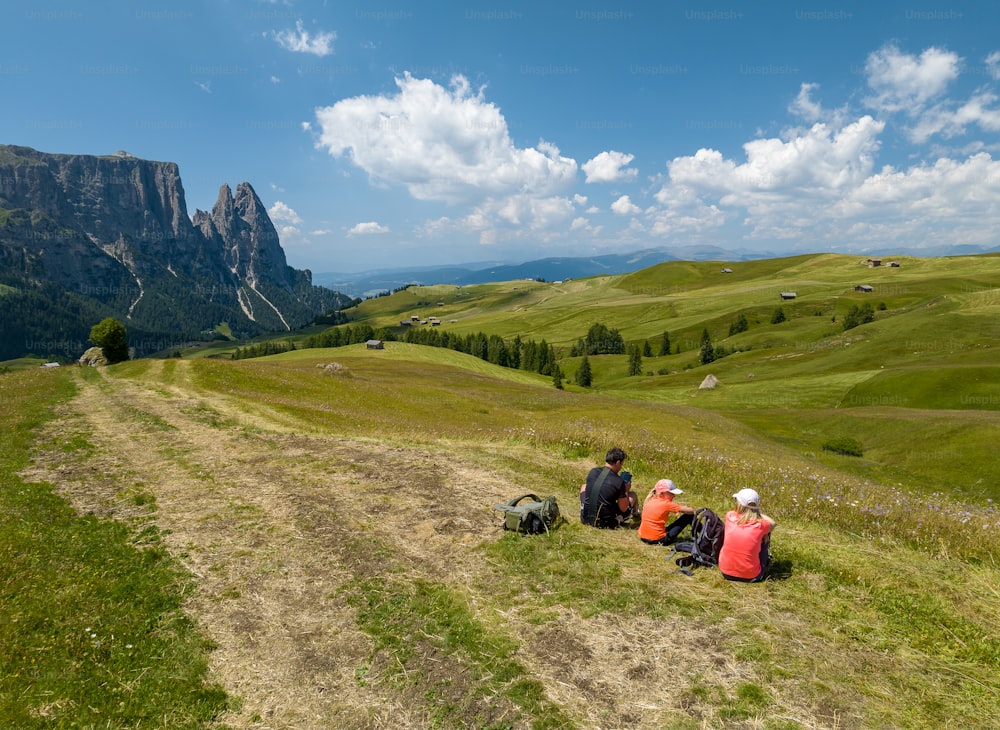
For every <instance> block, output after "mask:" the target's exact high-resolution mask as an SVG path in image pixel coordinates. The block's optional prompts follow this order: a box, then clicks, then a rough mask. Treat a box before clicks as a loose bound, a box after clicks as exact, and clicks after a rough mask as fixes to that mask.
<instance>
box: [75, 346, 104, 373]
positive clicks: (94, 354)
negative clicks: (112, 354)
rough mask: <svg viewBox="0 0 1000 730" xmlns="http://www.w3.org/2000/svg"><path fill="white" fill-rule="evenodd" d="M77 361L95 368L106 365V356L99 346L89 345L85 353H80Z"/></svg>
mask: <svg viewBox="0 0 1000 730" xmlns="http://www.w3.org/2000/svg"><path fill="white" fill-rule="evenodd" d="M78 362H79V363H80V364H81V365H86V366H88V367H92V368H96V367H98V366H101V365H107V364H108V358H106V357H105V356H104V350H102V349H101V348H100V347H89V348H87V351H86V352H85V353H83V354H82V355H80V359H79V361H78Z"/></svg>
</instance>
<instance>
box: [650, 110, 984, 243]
mask: <svg viewBox="0 0 1000 730" xmlns="http://www.w3.org/2000/svg"><path fill="white" fill-rule="evenodd" d="M966 114H967V115H968V116H971V117H975V118H976V119H977V120H978V123H981V124H982V123H983V121H982V120H983V118H984V115H983V114H982V113H980V110H978V109H977V110H973V111H967V112H966ZM884 129H885V123H884V122H880V121H876V120H875V119H873V118H872V117H870V116H863V117H861V118H860V119H857V120H856V121H854V122H851V123H850V124H845V125H844V126H842V127H835V126H832V125H825V124H815V125H813V126H812V127H811V128H810V129H808V130H804V131H798V132H795V133H792V134H789V135H788V136H786V137H784V138H769V139H757V140H752V141H750V142H747V143H746V144H744V147H743V149H744V153H745V159H744V160H742V161H737V160H733V159H729V158H726V157H725V156H723V155H722V153H720V152H718V151H717V150H711V149H701V150H698V152H696V153H695V154H694V155H691V156H686V157H678V158H675V159H674V160H672V161H671V162H670V163H669V164H668V179H667V181H666V183H665V184H664V185H663V186H662V188H661V189H660V190H659V191H658V192H657V193H656V195H655V196H654V197H655V200H656V205H655V206H652V207H651V208H649V209H648V210H647V211H646V213H645V217H646V220H647V223H648V229H649V231H650V232H651V233H652V234H654V235H658V236H663V237H672V238H676V237H678V236H686V237H687V238H688V240H691V239H692V238H696V237H698V236H699V235H702V234H706V233H709V234H710V233H711V232H712V231H713V230H715V229H719V228H721V227H722V226H724V225H727V224H740V226H741V227H742V228H744V229H745V230H747V231H748V233H747V235H748V236H749V238H751V239H766V240H770V241H778V240H787V241H794V242H796V243H805V242H808V244H809V245H810V247H811V248H815V247H819V246H844V245H848V246H849V245H867V246H871V245H892V244H899V245H904V246H907V247H910V246H916V247H920V246H921V245H923V246H927V245H932V244H945V243H954V242H955V241H958V240H961V241H963V242H967V243H978V244H983V245H988V244H990V243H991V242H992V241H993V240H994V236H993V233H992V229H993V227H994V225H995V224H991V223H988V222H991V221H997V220H998V218H1000V162H997V161H995V160H993V159H992V157H991V156H990V155H989V154H988V153H986V152H979V153H977V154H974V155H972V156H970V157H968V158H967V159H965V160H953V159H949V158H947V157H941V158H939V159H937V160H935V161H932V162H928V163H920V164H914V165H912V166H911V167H909V168H906V169H896V168H894V167H891V166H883V167H882V168H881V169H877V168H876V166H875V157H876V155H877V152H878V150H879V144H880V141H879V138H880V135H881V134H882V133H883V131H884ZM984 223H986V224H985V225H984Z"/></svg>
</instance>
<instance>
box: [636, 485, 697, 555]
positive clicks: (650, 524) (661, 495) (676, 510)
mask: <svg viewBox="0 0 1000 730" xmlns="http://www.w3.org/2000/svg"><path fill="white" fill-rule="evenodd" d="M683 493H684V491H683V490H681V489H678V488H677V487H675V486H674V483H673V482H672V481H670V480H669V479H661V480H660V481H658V482H657V483H656V485H655V486H654V487H653V489H652V491H651V492H650V493H649V496H647V497H646V501H645V502H644V503H643V505H642V522H641V523H639V539H640V540H642V541H643V542H644V543H646V544H647V545H670V544H672V543H675V542H677V536H678V535H680V534H681V530H683V529H684V528H685V527H687V526H688V525H690V524H691V522H692V521H693V520H694V507H688V506H687V505H685V504H679V503H677V502H675V501H674V495H676V494H683ZM673 515H677V519H675V520H674V521H673V522H671V523H670V524H669V525H668V524H667V520H668V519H670V518H671V517H672V516H673Z"/></svg>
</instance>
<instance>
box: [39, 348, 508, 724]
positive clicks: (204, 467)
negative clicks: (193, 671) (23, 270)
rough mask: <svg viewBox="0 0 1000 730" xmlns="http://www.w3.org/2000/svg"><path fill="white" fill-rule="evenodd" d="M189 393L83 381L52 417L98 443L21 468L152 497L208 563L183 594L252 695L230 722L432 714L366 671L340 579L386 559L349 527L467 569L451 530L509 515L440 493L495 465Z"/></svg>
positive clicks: (414, 571)
mask: <svg viewBox="0 0 1000 730" xmlns="http://www.w3.org/2000/svg"><path fill="white" fill-rule="evenodd" d="M183 366H184V363H178V368H179V369H180V370H181V372H183V369H184V368H183ZM145 382H152V379H147V380H146V381H145ZM194 392H196V391H194V390H189V389H188V388H187V387H163V388H156V389H152V388H147V387H142V386H140V385H138V384H137V383H136V381H131V380H123V379H109V378H104V379H103V380H102V381H101V382H99V383H96V384H95V383H84V382H83V381H81V391H80V394H79V396H78V397H77V398H75V399H74V400H73V401H72V402H69V403H66V404H64V406H63V407H62V412H61V414H60V418H59V419H58V420H57V421H56V422H54V423H53V424H52V426H51V428H52V429H53V430H54V431H55V430H58V431H60V432H61V434H60V435H61V436H62V437H63V438H65V437H66V436H68V435H69V433H68V432H73V433H78V434H79V435H80V436H81V437H83V438H85V439H86V440H87V441H89V442H90V443H91V444H92V445H93V447H94V448H93V449H92V450H90V455H89V458H86V459H82V460H81V459H80V457H79V455H75V456H73V457H72V458H67V455H66V454H65V453H63V452H59V451H53V452H50V453H47V454H43V455H40V456H39V458H38V459H36V464H35V466H34V467H33V469H32V470H31V471H30V472H29V473H26V474H25V476H26V477H28V478H31V479H37V480H45V481H50V482H52V483H54V484H57V485H59V488H60V490H61V491H62V493H63V494H64V496H66V497H67V498H69V499H70V500H71V501H72V502H73V503H74V504H75V505H76V506H77V508H78V509H79V510H80V511H81V512H93V513H96V514H100V515H102V516H115V517H117V518H120V519H132V520H141V519H142V517H143V515H145V514H147V513H148V511H149V508H148V506H145V505H141V504H140V505H136V504H135V502H136V501H140V502H141V501H143V500H141V499H140V500H136V499H134V497H135V495H137V494H147V495H153V496H154V497H155V504H156V510H155V514H154V515H153V516H154V518H155V523H156V525H157V527H158V528H159V529H160V530H162V531H163V532H164V533H166V534H165V536H164V538H163V540H164V542H165V543H166V545H167V546H168V548H169V549H170V550H171V552H172V553H173V554H175V555H178V556H181V558H182V560H183V562H184V564H185V566H186V567H187V568H188V569H189V570H190V571H191V572H192V573H193V574H194V575H195V576H196V577H197V579H198V580H197V590H196V591H195V593H194V594H193V595H192V596H191V598H190V600H189V604H188V610H189V611H190V613H191V614H192V616H194V617H195V618H196V620H197V621H198V622H199V624H200V625H201V626H202V627H203V628H204V629H205V630H206V631H207V632H208V634H209V635H210V636H211V637H212V638H213V639H214V640H215V641H216V643H217V644H218V649H217V650H216V651H215V652H214V653H213V664H212V671H213V673H214V674H215V677H214V679H215V680H216V681H219V682H220V683H221V684H223V685H224V686H225V687H226V688H227V690H228V691H230V692H231V693H233V694H234V695H236V696H239V697H241V698H242V702H243V706H242V708H241V710H240V711H239V712H238V713H234V714H233V715H232V716H229V717H226V718H223V720H224V721H225V722H227V723H230V724H231V725H233V726H235V727H251V726H252V727H275V728H330V727H397V728H398V727H419V726H420V725H421V717H420V714H419V713H420V707H419V703H417V706H415V707H413V708H412V710H413V711H414V712H415V713H416V714H415V715H414V716H411V717H407V715H408V712H410V709H408V707H407V705H406V704H405V703H401V701H400V700H401V697H400V696H399V693H398V691H391V688H388V689H387V690H386V691H385V692H384V694H383V693H381V692H380V691H379V690H378V687H377V685H378V683H377V682H372V681H368V682H364V683H362V682H359V681H358V678H357V676H356V673H357V672H359V671H360V670H361V669H362V668H365V662H366V661H367V660H368V658H369V657H370V656H371V654H372V645H371V642H370V640H369V638H368V637H367V635H365V634H363V633H362V632H360V631H359V630H358V629H357V628H356V622H355V616H354V609H353V608H351V607H350V606H348V605H346V603H345V601H344V600H343V598H342V597H340V596H338V590H339V589H340V587H342V586H343V585H345V584H348V583H350V582H351V581H352V580H355V579H357V578H358V577H359V576H365V575H372V574H380V573H382V572H384V571H387V570H388V569H389V566H388V564H387V563H386V564H379V563H378V562H375V563H373V562H372V561H373V560H374V561H379V558H373V556H372V555H371V554H370V552H369V551H368V550H366V549H365V547H364V545H365V543H362V542H359V541H358V540H356V539H355V540H352V539H351V537H352V535H355V534H357V532H358V530H366V529H367V530H372V529H375V530H376V531H377V533H378V538H379V539H380V540H381V541H383V542H384V543H385V544H386V546H387V548H388V549H387V551H386V552H387V553H388V554H391V555H392V562H393V563H394V564H396V565H397V566H398V565H402V566H404V567H405V570H406V571H407V574H408V575H419V574H421V573H423V574H425V575H426V576H427V577H428V578H434V579H439V580H440V579H441V577H442V576H446V575H455V574H460V572H461V570H462V568H461V565H460V563H461V561H462V559H463V557H462V556H463V553H464V551H460V550H455V546H456V544H457V545H463V544H466V545H472V544H474V543H476V542H478V541H480V540H482V539H483V536H484V535H491V536H494V535H495V530H496V515H495V513H494V514H491V513H490V511H489V509H488V505H487V507H486V508H484V510H483V511H482V512H481V514H478V515H472V516H471V517H468V518H462V519H459V518H454V517H452V518H447V516H446V515H444V514H442V507H440V506H439V505H438V504H436V503H435V502H432V501H431V500H430V499H429V498H428V496H429V495H430V494H432V493H433V491H434V489H435V488H436V487H438V486H439V485H440V484H442V483H444V482H447V483H448V484H449V485H450V486H449V489H451V490H455V489H462V488H463V487H462V485H467V486H466V487H465V488H466V489H470V490H471V489H472V488H473V486H472V485H483V484H489V483H491V482H494V483H495V482H496V477H495V475H490V474H488V473H469V471H468V468H467V467H466V468H465V471H462V472H460V471H458V470H456V465H454V464H442V463H441V462H439V461H437V460H435V459H434V458H433V457H432V456H431V455H430V454H428V453H426V452H425V451H422V450H419V449H414V450H407V449H403V448H396V449H394V448H387V447H386V446H385V445H384V444H371V443H366V442H364V441H352V440H350V439H345V438H342V437H337V438H332V437H323V436H313V435H305V434H303V433H301V432H299V433H297V432H295V431H294V429H293V428H292V424H290V423H289V422H288V421H287V420H283V419H282V418H280V417H277V416H275V415H274V414H267V413H265V412H263V411H261V410H259V409H256V408H255V407H253V408H248V407H247V406H248V404H239V403H233V402H231V401H229V400H227V399H225V398H223V397H221V396H219V395H218V394H214V393H199V395H198V396H197V397H192V395H191V393H194ZM300 426H301V424H300ZM300 430H302V429H300ZM477 489H479V487H477ZM500 491H501V490H500V488H499V487H498V495H499V493H500ZM390 495H391V496H392V503H393V506H392V508H391V509H390V505H389V497H390ZM498 499H499V496H498ZM470 501H472V502H473V503H482V502H483V497H482V494H481V493H480V494H478V495H476V498H475V500H470ZM435 513H437V517H439V518H441V519H438V518H436V515H435ZM404 535H409V536H410V539H406V540H403V539H400V536H404ZM383 562H385V561H384V559H383ZM366 671H371V668H366ZM402 699H405V698H402ZM261 723H263V724H261Z"/></svg>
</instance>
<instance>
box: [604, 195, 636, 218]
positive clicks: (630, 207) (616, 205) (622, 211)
mask: <svg viewBox="0 0 1000 730" xmlns="http://www.w3.org/2000/svg"><path fill="white" fill-rule="evenodd" d="M611 210H612V212H614V213H616V214H617V215H635V214H636V213H641V212H642V208H640V207H639V206H638V205H636V204H635V203H633V202H632V200H631V199H630V198H629V196H627V195H623V196H621V197H620V198H618V200H616V201H615V202H613V203H612V204H611Z"/></svg>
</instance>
